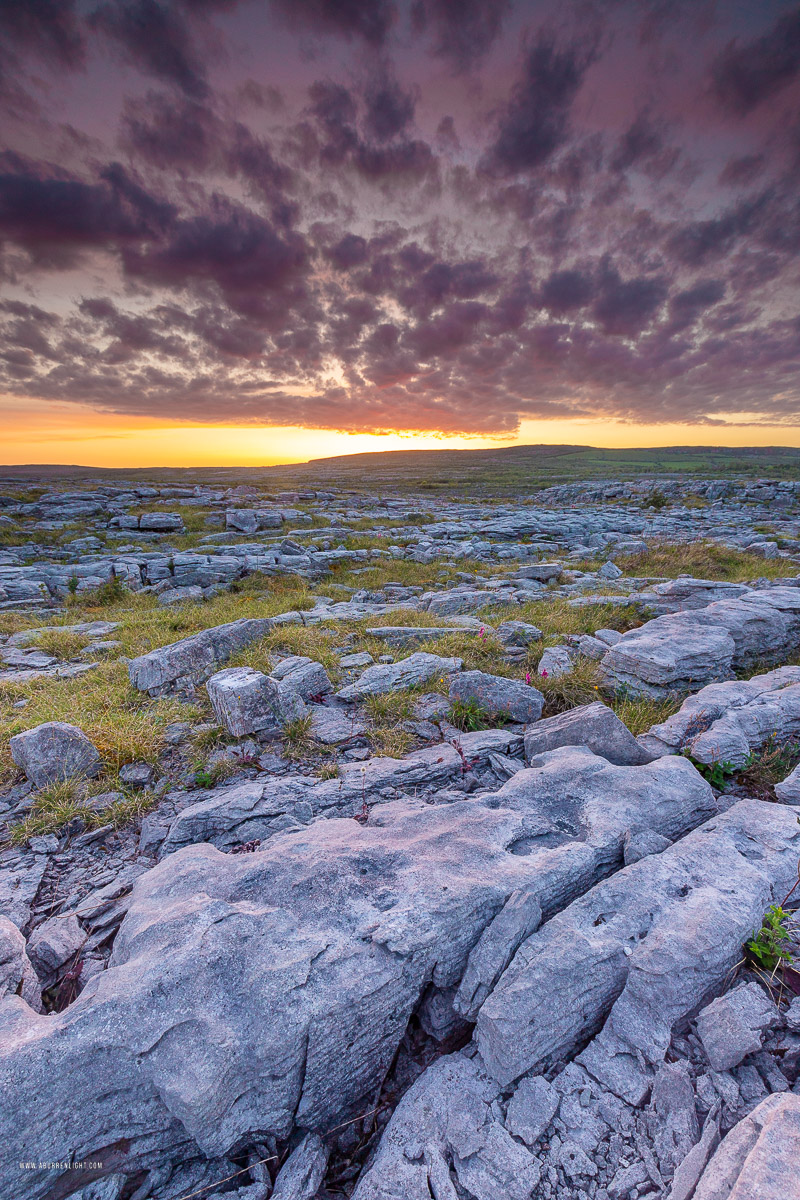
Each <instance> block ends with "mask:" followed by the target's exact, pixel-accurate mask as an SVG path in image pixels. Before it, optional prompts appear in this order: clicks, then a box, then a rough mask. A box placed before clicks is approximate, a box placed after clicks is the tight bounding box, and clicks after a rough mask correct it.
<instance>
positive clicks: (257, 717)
mask: <svg viewBox="0 0 800 1200" xmlns="http://www.w3.org/2000/svg"><path fill="white" fill-rule="evenodd" d="M206 688H207V690H208V696H209V699H210V701H211V707H212V708H213V709H214V713H215V716H216V718H217V720H218V721H219V723H220V724H221V725H224V727H225V729H227V731H228V733H230V734H232V735H233V737H244V736H245V734H248V733H264V732H269V731H274V732H277V731H278V730H280V729H281V728H282V727H283V726H284V725H286V724H288V723H289V722H290V721H293V720H295V719H297V718H298V717H305V716H307V715H308V709H307V708H306V705H305V703H304V702H303V700H302V698H301V697H300V696H299V695H298V693H297V692H296V691H295V689H294V688H293V687H292V685H291V683H290V682H289V681H288V680H276V679H272V678H270V677H269V676H268V675H263V674H262V673H261V672H260V671H254V670H253V668H252V667H228V668H226V669H225V670H224V671H217V673H216V674H215V675H212V676H211V678H210V679H209V680H208V683H207V684H206Z"/></svg>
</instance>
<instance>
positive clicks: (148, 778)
mask: <svg viewBox="0 0 800 1200" xmlns="http://www.w3.org/2000/svg"><path fill="white" fill-rule="evenodd" d="M119 777H120V779H121V780H122V782H123V783H126V784H127V785H128V787H134V788H146V787H149V785H150V784H151V783H152V782H153V779H154V778H155V771H154V769H153V768H152V767H151V765H150V763H146V762H132V763H126V764H125V766H124V767H121V768H120V772H119Z"/></svg>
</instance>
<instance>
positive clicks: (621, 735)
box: [525, 700, 655, 766]
mask: <svg viewBox="0 0 800 1200" xmlns="http://www.w3.org/2000/svg"><path fill="white" fill-rule="evenodd" d="M558 746H588V747H589V749H590V750H592V751H593V752H594V753H595V754H598V755H600V756H601V757H602V758H605V759H607V760H608V761H609V762H612V763H616V764H617V765H619V766H640V765H642V764H644V763H648V762H652V761H653V758H654V757H655V756H654V755H652V754H650V753H648V751H647V750H645V749H644V748H643V747H642V746H640V745H639V743H638V742H637V740H636V738H635V737H634V736H633V734H632V733H631V732H630V730H629V729H628V727H627V726H626V725H624V724H623V723H622V721H620V719H619V717H618V716H617V715H616V713H614V712H613V711H612V710H611V709H610V708H608V707H607V705H605V704H603V703H601V702H600V701H599V700H598V701H596V702H595V703H594V704H584V705H581V707H580V708H573V709H570V710H569V712H565V713H557V714H556V716H554V717H545V719H544V720H543V721H537V722H536V724H534V725H531V727H530V728H529V729H526V731H525V757H526V758H527V759H528V761H529V762H530V761H531V759H532V758H534V757H535V756H536V755H537V754H543V753H545V752H546V751H548V750H555V749H556V747H558Z"/></svg>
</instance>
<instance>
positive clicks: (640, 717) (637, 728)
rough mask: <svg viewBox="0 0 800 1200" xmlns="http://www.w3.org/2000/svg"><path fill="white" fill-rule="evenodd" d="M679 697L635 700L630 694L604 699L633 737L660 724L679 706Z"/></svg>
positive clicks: (680, 700)
mask: <svg viewBox="0 0 800 1200" xmlns="http://www.w3.org/2000/svg"><path fill="white" fill-rule="evenodd" d="M681 702H682V698H681V699H677V698H676V699H669V700H647V699H641V700H636V699H633V698H632V697H630V696H620V697H616V698H615V697H611V698H610V699H606V703H608V704H610V705H611V707H612V708H613V710H614V712H615V713H616V714H617V716H618V717H619V719H620V721H622V723H623V724H624V725H627V726H628V729H630V731H631V733H632V734H633V736H634V737H638V736H639V734H640V733H647V731H648V729H650V727H651V726H652V725H660V724H661V722H662V721H666V720H667V718H668V717H671V716H672V714H673V713H676V712H677V711H678V709H679V708H680V706H681Z"/></svg>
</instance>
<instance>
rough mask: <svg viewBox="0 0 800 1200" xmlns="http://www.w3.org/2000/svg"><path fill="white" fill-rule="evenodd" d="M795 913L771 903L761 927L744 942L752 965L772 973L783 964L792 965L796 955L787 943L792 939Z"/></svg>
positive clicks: (746, 954)
mask: <svg viewBox="0 0 800 1200" xmlns="http://www.w3.org/2000/svg"><path fill="white" fill-rule="evenodd" d="M793 916H794V913H792V912H787V910H786V909H785V908H783V906H782V905H780V904H771V905H770V906H769V908H768V909H767V911H766V912H765V913H764V919H763V921H762V923H761V928H760V929H758V930H756V931H755V932H754V933H753V935H752V937H750V938H748V940H747V941H746V942H745V944H744V951H745V956H746V958H747V959H748V960H749V961H750V963H751V965H752V966H755V967H759V968H760V969H761V970H764V971H769V972H770V973H772V972H774V971H776V970H777V968H778V967H781V966H784V965H786V966H791V964H792V963H793V962H794V956H793V955H792V954H791V953H790V952H789V950H788V948H787V946H786V943H787V942H790V941H791V939H792V931H791V929H790V928H789V922H790V920H791V919H792V917H793Z"/></svg>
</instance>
